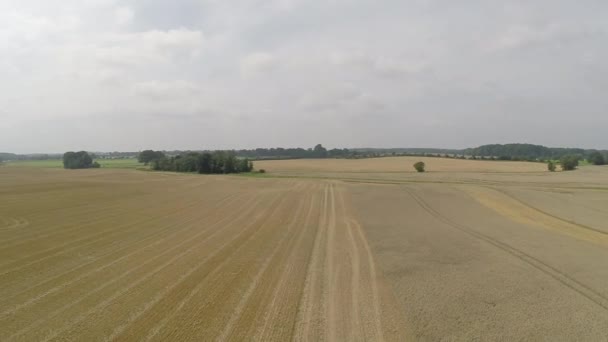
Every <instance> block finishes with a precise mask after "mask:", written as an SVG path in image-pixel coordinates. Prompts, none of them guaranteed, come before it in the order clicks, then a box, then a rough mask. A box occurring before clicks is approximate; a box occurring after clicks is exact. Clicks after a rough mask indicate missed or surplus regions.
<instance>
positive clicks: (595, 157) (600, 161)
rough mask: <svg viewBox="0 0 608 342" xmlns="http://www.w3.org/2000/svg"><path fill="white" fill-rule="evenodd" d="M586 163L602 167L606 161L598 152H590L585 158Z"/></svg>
mask: <svg viewBox="0 0 608 342" xmlns="http://www.w3.org/2000/svg"><path fill="white" fill-rule="evenodd" d="M587 161H588V162H589V163H591V164H593V165H604V164H606V160H605V159H604V155H603V154H601V153H600V152H598V151H594V152H591V153H590V154H589V156H588V157H587Z"/></svg>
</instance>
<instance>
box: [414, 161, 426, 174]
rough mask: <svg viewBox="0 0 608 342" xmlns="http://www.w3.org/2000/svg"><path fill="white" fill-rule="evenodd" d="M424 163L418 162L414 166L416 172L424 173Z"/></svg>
mask: <svg viewBox="0 0 608 342" xmlns="http://www.w3.org/2000/svg"><path fill="white" fill-rule="evenodd" d="M424 166H425V165H424V162H421V161H419V162H417V163H416V164H414V169H416V171H418V172H424Z"/></svg>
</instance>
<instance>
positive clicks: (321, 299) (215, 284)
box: [0, 168, 403, 341]
mask: <svg viewBox="0 0 608 342" xmlns="http://www.w3.org/2000/svg"><path fill="white" fill-rule="evenodd" d="M15 170H16V169H12V168H11V169H8V168H6V169H2V170H0V172H1V173H2V178H1V179H2V181H1V184H0V195H1V196H2V203H1V204H0V205H1V206H0V215H1V217H2V227H1V229H0V234H1V235H0V236H1V245H0V253H1V254H0V255H1V264H0V289H1V290H0V291H1V293H0V300H1V304H0V310H1V312H0V328H1V329H0V340H2V341H10V340H38V341H47V340H66V339H68V340H85V341H94V340H158V341H166V340H208V339H220V340H224V339H225V340H246V339H247V340H248V339H254V340H260V341H267V340H276V341H284V340H289V339H295V340H308V341H316V340H323V339H326V340H345V339H346V340H352V339H355V338H363V337H365V338H367V339H369V340H381V339H387V340H400V339H402V338H403V335H401V329H402V328H403V324H402V321H401V318H400V316H399V314H398V312H397V311H396V307H395V306H394V303H395V301H394V298H392V297H391V292H390V291H389V290H388V287H387V284H385V283H384V282H383V281H379V279H382V277H381V275H380V273H379V271H378V270H377V269H376V264H375V263H374V260H373V257H372V255H371V251H370V249H369V246H368V245H367V241H366V239H365V237H364V233H363V231H362V229H361V226H360V225H359V223H358V221H357V220H356V218H355V217H354V216H352V215H353V213H352V211H351V207H350V205H349V204H348V201H347V199H346V198H345V193H344V192H345V189H344V187H343V186H339V185H338V184H335V183H331V182H311V181H305V180H288V181H278V182H277V181H274V180H256V179H247V178H235V177H204V176H196V175H192V176H191V175H174V174H160V173H145V172H137V171H116V170H112V171H104V170H86V171H73V172H68V171H63V170H42V169H21V170H19V171H20V172H15Z"/></svg>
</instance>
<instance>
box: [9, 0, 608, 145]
mask: <svg viewBox="0 0 608 342" xmlns="http://www.w3.org/2000/svg"><path fill="white" fill-rule="evenodd" d="M607 17H608V2H607V1H605V0H581V1H571V0H535V1H529V0H508V1H507V0H504V1H497V0H462V1H451V0H450V1H448V0H350V1H346V0H264V1H261V0H172V1H167V0H124V1H120V0H62V1H48V0H3V1H1V2H0V151H3V152H16V153H32V152H64V151H66V150H89V151H138V150H143V149H161V150H174V149H182V150H186V149H192V150H200V149H232V148H255V147H279V146H280V147H298V146H301V147H312V146H314V145H315V144H317V143H322V144H323V145H324V146H326V147H330V148H331V147H340V148H342V147H442V148H464V147H474V146H478V145H481V144H489V143H510V142H521V143H524V142H525V143H536V144H543V145H547V146H562V147H566V146H571V147H585V148H603V149H608V133H607V131H608V129H607V128H608V113H607V109H608V20H606V18H607Z"/></svg>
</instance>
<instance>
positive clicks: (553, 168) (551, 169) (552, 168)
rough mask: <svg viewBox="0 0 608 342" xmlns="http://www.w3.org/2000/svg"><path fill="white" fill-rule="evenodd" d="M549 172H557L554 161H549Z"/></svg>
mask: <svg viewBox="0 0 608 342" xmlns="http://www.w3.org/2000/svg"><path fill="white" fill-rule="evenodd" d="M547 170H549V171H551V172H555V163H553V162H552V161H549V163H547Z"/></svg>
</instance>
